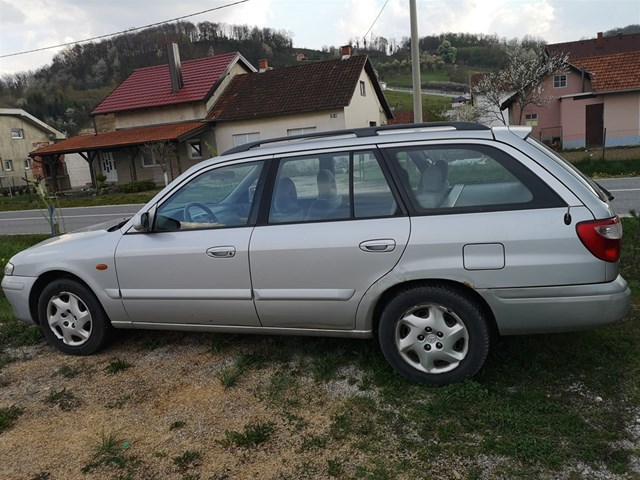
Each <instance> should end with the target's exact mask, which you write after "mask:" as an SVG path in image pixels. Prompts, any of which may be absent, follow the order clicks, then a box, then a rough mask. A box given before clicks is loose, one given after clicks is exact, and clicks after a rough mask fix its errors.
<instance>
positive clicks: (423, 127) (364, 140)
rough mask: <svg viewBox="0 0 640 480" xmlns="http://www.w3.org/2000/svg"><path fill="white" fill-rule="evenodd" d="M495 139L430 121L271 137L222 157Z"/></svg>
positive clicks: (471, 127)
mask: <svg viewBox="0 0 640 480" xmlns="http://www.w3.org/2000/svg"><path fill="white" fill-rule="evenodd" d="M460 138H469V139H493V138H494V137H493V133H492V131H491V129H490V128H489V127H487V126H485V125H481V124H478V123H472V122H430V123H420V124H407V125H391V126H379V127H368V128H357V129H351V130H334V131H329V132H314V133H309V134H303V135H293V136H290V137H278V138H269V139H265V140H258V141H255V142H250V143H246V144H244V145H239V146H237V147H233V148H231V149H229V150H227V151H225V152H224V153H223V154H222V155H221V156H220V157H218V159H219V160H233V159H236V158H247V157H253V156H258V155H260V156H262V155H274V154H283V153H289V152H296V151H299V150H317V149H326V148H341V147H358V146H368V145H372V144H376V145H377V144H385V143H395V142H407V141H412V140H413V141H416V140H444V139H460Z"/></svg>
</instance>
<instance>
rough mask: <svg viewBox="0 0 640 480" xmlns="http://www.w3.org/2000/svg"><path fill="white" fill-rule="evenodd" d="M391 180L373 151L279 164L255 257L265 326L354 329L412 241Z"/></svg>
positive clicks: (296, 158)
mask: <svg viewBox="0 0 640 480" xmlns="http://www.w3.org/2000/svg"><path fill="white" fill-rule="evenodd" d="M388 179H389V174H388V172H385V170H384V169H383V167H382V166H381V165H380V163H379V161H378V159H377V157H376V155H375V153H374V151H373V150H362V151H356V152H345V151H338V152H326V151H324V152H319V153H312V154H305V155H294V156H287V157H283V158H280V159H279V161H278V162H277V165H275V166H274V170H273V171H272V173H271V175H270V185H271V188H272V192H271V195H270V196H269V198H270V201H268V202H265V204H264V205H263V207H264V208H262V209H261V213H260V221H259V224H258V226H257V227H256V228H255V230H254V232H253V235H252V238H251V244H250V254H249V255H250V264H251V277H252V283H253V290H254V298H255V305H256V309H257V312H258V316H259V318H260V322H261V323H262V325H263V326H268V327H284V328H311V329H335V330H344V329H352V328H354V326H355V314H356V309H357V307H358V303H359V302H360V300H361V299H362V296H363V295H364V293H365V292H366V291H367V289H368V288H369V287H370V286H371V285H372V284H373V283H374V282H376V280H378V279H379V278H380V277H382V276H383V275H385V274H386V273H387V272H389V271H390V270H391V269H392V268H393V267H394V266H395V265H396V263H397V262H398V260H399V259H400V256H401V255H402V252H403V251H404V249H405V247H406V244H407V240H408V238H409V224H410V222H409V218H408V217H407V215H406V213H405V212H404V211H403V209H402V208H401V207H400V206H399V205H398V203H397V201H396V194H395V193H394V191H393V190H392V187H391V185H390V183H389V181H388Z"/></svg>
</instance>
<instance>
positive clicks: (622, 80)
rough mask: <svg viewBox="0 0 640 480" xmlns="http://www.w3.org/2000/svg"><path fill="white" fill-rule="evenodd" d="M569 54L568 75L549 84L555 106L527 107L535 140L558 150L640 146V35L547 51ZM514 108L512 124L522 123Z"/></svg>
mask: <svg viewBox="0 0 640 480" xmlns="http://www.w3.org/2000/svg"><path fill="white" fill-rule="evenodd" d="M547 51H548V52H550V53H554V54H555V53H567V54H568V55H569V64H568V65H567V68H566V70H565V71H564V72H560V73H558V74H555V75H552V76H550V77H549V78H547V79H546V80H545V83H544V92H545V94H546V95H547V97H548V98H549V99H550V101H549V102H548V103H547V104H546V105H545V106H544V107H533V106H531V107H528V108H527V109H525V112H524V115H523V117H522V118H523V120H524V122H525V123H526V124H527V125H530V126H531V127H532V129H533V133H532V135H533V136H534V137H535V138H537V139H540V140H542V141H544V142H545V143H547V144H550V145H553V146H554V147H557V148H564V149H571V148H585V147H586V148H599V147H603V146H606V147H615V146H627V145H638V144H640V35H638V34H632V35H618V36H616V37H611V38H607V37H604V38H603V37H602V34H598V37H597V38H596V39H592V40H581V41H579V42H567V43H561V44H553V45H548V46H547ZM506 105H507V106H508V107H509V117H510V119H511V123H513V119H514V118H515V119H517V118H519V111H517V106H516V105H514V104H510V103H509V102H507V103H506Z"/></svg>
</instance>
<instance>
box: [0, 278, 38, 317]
mask: <svg viewBox="0 0 640 480" xmlns="http://www.w3.org/2000/svg"><path fill="white" fill-rule="evenodd" d="M35 282H36V278H35V277H19V276H16V275H11V276H9V277H7V276H4V277H3V278H2V289H3V290H4V294H5V296H6V297H7V300H9V303H10V304H11V308H12V309H13V314H14V315H15V317H16V318H17V319H18V320H21V321H23V322H25V323H36V322H35V319H34V318H33V317H32V316H31V310H30V308H29V294H30V293H31V288H32V287H33V284H34V283H35Z"/></svg>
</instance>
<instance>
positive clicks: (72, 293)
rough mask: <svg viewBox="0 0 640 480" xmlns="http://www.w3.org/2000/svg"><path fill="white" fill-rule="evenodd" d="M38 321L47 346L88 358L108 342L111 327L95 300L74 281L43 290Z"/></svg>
mask: <svg viewBox="0 0 640 480" xmlns="http://www.w3.org/2000/svg"><path fill="white" fill-rule="evenodd" d="M38 318H39V320H40V327H41V328H42V331H43V333H44V336H45V337H46V338H47V340H48V341H49V343H51V344H52V345H53V346H54V347H56V348H57V349H58V350H61V351H62V352H64V353H68V354H71V355H89V354H91V353H94V352H96V351H98V350H100V349H101V348H102V347H104V346H105V345H106V344H107V343H108V342H109V340H110V339H111V332H112V329H113V328H112V326H111V323H110V322H109V319H108V318H107V315H106V314H105V313H104V310H103V309H102V306H101V305H100V303H99V302H98V299H97V298H96V296H95V295H94V294H93V292H92V291H91V290H89V289H88V288H87V287H86V286H85V285H83V284H81V283H80V282H77V281H75V280H71V279H59V280H55V281H53V282H51V283H50V284H49V285H47V286H46V287H45V288H44V290H43V291H42V293H41V294H40V299H39V301H38Z"/></svg>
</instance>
